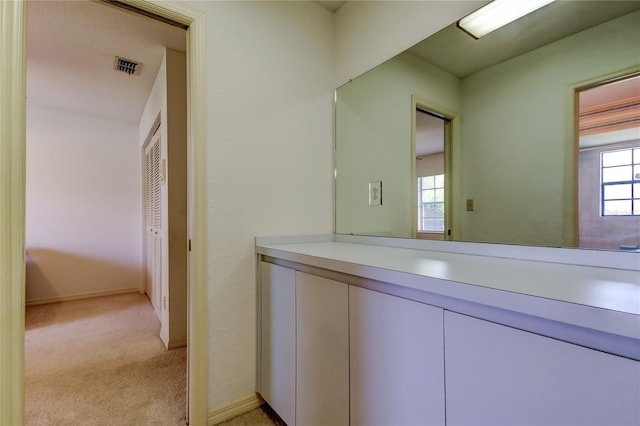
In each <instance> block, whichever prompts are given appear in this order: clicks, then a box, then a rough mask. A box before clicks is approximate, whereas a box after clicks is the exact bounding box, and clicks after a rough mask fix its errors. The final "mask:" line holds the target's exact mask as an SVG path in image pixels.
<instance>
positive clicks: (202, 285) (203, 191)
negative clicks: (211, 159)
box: [121, 0, 209, 425]
mask: <svg viewBox="0 0 640 426" xmlns="http://www.w3.org/2000/svg"><path fill="white" fill-rule="evenodd" d="M121 1H122V2H124V3H128V4H131V5H132V6H134V7H137V8H138V9H142V10H145V11H148V12H152V13H155V14H157V15H160V16H163V17H165V18H169V19H172V20H174V21H176V22H179V23H181V24H184V25H188V26H189V29H188V30H187V79H188V82H187V84H188V87H189V93H188V100H187V108H188V117H189V124H188V126H189V127H188V140H189V149H190V158H189V161H190V167H189V172H190V174H191V176H189V182H190V183H192V185H191V188H190V191H189V194H190V195H191V200H189V207H191V211H190V217H189V223H190V229H189V238H190V239H191V253H190V257H189V333H188V334H189V335H188V337H187V339H188V348H189V350H188V361H187V362H188V366H189V367H188V369H189V371H188V373H187V374H188V378H187V383H188V395H189V401H188V406H189V408H188V411H189V412H188V413H187V418H188V421H189V424H191V425H204V424H206V422H207V413H208V407H207V399H208V393H207V392H208V391H207V385H208V378H209V373H208V370H209V358H208V350H209V336H208V322H207V320H208V318H209V312H208V297H207V289H208V281H207V275H208V268H207V250H208V246H207V188H206V182H207V171H206V167H207V164H206V158H207V157H206V146H207V99H206V93H207V91H206V90H205V89H206V87H207V74H206V61H205V58H206V50H205V15H204V14H203V13H202V12H199V11H197V10H194V9H191V8H188V7H186V6H183V5H181V4H179V3H178V2H169V1H162V0H121Z"/></svg>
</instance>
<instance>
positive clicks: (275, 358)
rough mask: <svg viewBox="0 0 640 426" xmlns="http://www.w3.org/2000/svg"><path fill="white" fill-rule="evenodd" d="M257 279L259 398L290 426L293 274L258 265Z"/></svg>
mask: <svg viewBox="0 0 640 426" xmlns="http://www.w3.org/2000/svg"><path fill="white" fill-rule="evenodd" d="M260 279H261V289H260V307H261V318H260V320H261V338H260V341H261V359H260V394H261V395H262V397H263V398H264V399H265V401H267V402H268V403H269V405H270V406H271V407H272V408H273V409H274V410H275V411H276V412H277V413H278V415H279V416H280V417H282V419H283V420H284V421H285V422H286V423H287V424H288V425H291V426H293V425H294V424H295V417H296V413H295V406H296V405H295V402H296V393H295V392H296V370H295V368H296V306H295V303H296V295H295V290H296V289H295V271H293V270H292V269H288V268H283V267H281V266H277V265H272V264H270V263H265V262H261V266H260Z"/></svg>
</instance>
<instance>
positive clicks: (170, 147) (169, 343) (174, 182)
mask: <svg viewBox="0 0 640 426" xmlns="http://www.w3.org/2000/svg"><path fill="white" fill-rule="evenodd" d="M186 60H187V59H186V55H185V54H184V53H183V52H178V51H176V50H173V49H168V48H167V49H165V54H164V57H163V58H162V62H161V64H160V69H159V70H158V74H157V76H156V80H155V81H154V83H153V87H152V88H151V92H150V93H149V97H148V98H147V103H146V105H145V108H144V111H143V112H142V116H141V118H140V123H139V126H138V135H139V136H138V139H139V146H140V149H141V155H142V152H143V149H144V146H145V144H146V142H147V138H148V137H149V134H150V132H151V131H152V130H154V126H155V125H156V124H157V121H156V120H157V119H158V118H160V129H159V130H158V131H159V132H160V146H161V149H160V158H161V161H165V167H166V179H165V182H164V183H162V184H161V187H160V199H161V209H162V214H161V220H162V250H161V252H162V253H163V261H162V274H161V276H162V283H161V289H162V291H161V295H162V297H163V299H164V300H165V301H166V302H161V305H162V307H161V312H160V321H161V323H162V327H161V329H160V337H161V338H162V341H163V342H164V344H165V346H166V347H167V348H175V347H178V346H183V345H186V343H187V319H188V318H187V316H188V309H187V289H188V285H187V280H188V274H187V265H188V260H187V240H188V236H187V234H188V230H187V190H188V188H187V112H186V111H187V101H186V97H187V83H186ZM143 200H144V197H143ZM146 238H147V236H146V231H143V236H142V239H143V241H146ZM143 253H144V254H145V255H146V254H147V252H146V250H145V247H144V245H143ZM148 266H149V265H148V264H147V263H146V262H145V269H146V268H147V267H148ZM146 272H147V274H149V273H150V271H146Z"/></svg>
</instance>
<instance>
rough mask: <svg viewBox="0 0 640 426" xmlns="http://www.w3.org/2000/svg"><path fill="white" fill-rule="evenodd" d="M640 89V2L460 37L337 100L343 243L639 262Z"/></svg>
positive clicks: (592, 7)
mask: <svg viewBox="0 0 640 426" xmlns="http://www.w3.org/2000/svg"><path fill="white" fill-rule="evenodd" d="M639 74H640V2H638V1H556V2H553V3H551V4H549V5H548V6H545V7H543V8H542V9H539V10H538V11H536V12H534V13H532V14H530V15H528V16H526V17H524V18H521V19H520V20H518V21H515V22H513V23H511V24H509V25H507V26H505V27H503V28H501V29H499V30H497V31H495V32H493V33H491V34H489V35H487V36H485V37H482V38H480V39H478V40H476V39H473V38H472V37H470V36H469V35H468V34H466V33H464V32H463V31H461V30H460V29H459V28H457V27H456V25H455V23H454V24H452V25H451V26H449V27H447V28H445V29H443V30H442V31H440V32H438V33H436V34H434V35H433V36H431V37H429V38H428V39H427V40H424V41H423V42H421V43H419V44H417V45H415V46H413V47H411V48H409V49H408V50H406V51H405V52H403V53H401V54H399V55H398V56H396V57H394V58H392V59H390V60H389V61H387V62H385V63H383V64H382V65H380V66H378V67H376V68H374V69H373V70H371V71H369V72H367V73H365V74H363V75H361V76H359V77H358V78H355V79H353V80H352V81H350V82H349V83H347V84H345V85H344V86H342V87H340V88H338V90H337V96H336V110H335V112H336V169H337V173H336V188H335V194H336V233H338V234H357V235H380V236H393V237H407V238H435V239H450V240H457V241H473V242H496V243H505V244H523V245H537V246H553V247H583V248H598V249H612V250H620V249H622V250H633V249H634V247H637V246H638V245H640V78H634V77H637V76H638V75H639ZM379 188H381V189H379ZM379 190H380V194H379V195H380V196H381V200H378V199H376V198H375V197H372V195H376V196H377V195H378V191H379ZM372 191H375V194H373V193H372ZM372 198H374V199H373V200H372ZM380 201H381V202H380Z"/></svg>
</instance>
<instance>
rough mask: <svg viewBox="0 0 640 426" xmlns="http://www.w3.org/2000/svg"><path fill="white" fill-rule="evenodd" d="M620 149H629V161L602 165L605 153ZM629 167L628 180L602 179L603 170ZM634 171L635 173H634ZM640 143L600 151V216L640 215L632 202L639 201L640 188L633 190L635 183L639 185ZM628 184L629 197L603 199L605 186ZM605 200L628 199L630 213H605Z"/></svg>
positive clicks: (620, 150)
mask: <svg viewBox="0 0 640 426" xmlns="http://www.w3.org/2000/svg"><path fill="white" fill-rule="evenodd" d="M622 151H630V154H631V159H630V162H629V163H624V164H616V165H614V166H605V165H604V156H605V154H609V153H612V152H622ZM626 166H629V167H631V179H628V180H618V181H611V182H605V181H604V172H605V170H606V169H612V168H614V167H626ZM634 172H636V173H634ZM637 176H640V145H633V146H631V147H627V148H622V149H609V150H606V151H604V150H603V151H601V152H600V217H625V216H627V217H638V216H640V211H638V213H635V211H634V204H635V203H636V202H637V203H640V190H637V191H636V190H635V187H636V185H638V186H639V187H640V177H637ZM627 184H628V185H630V187H631V194H630V197H629V198H611V199H605V188H607V187H610V186H615V185H627ZM607 201H628V202H629V203H630V205H631V209H630V212H631V213H630V214H607V213H606V212H605V203H606V202H607Z"/></svg>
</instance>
